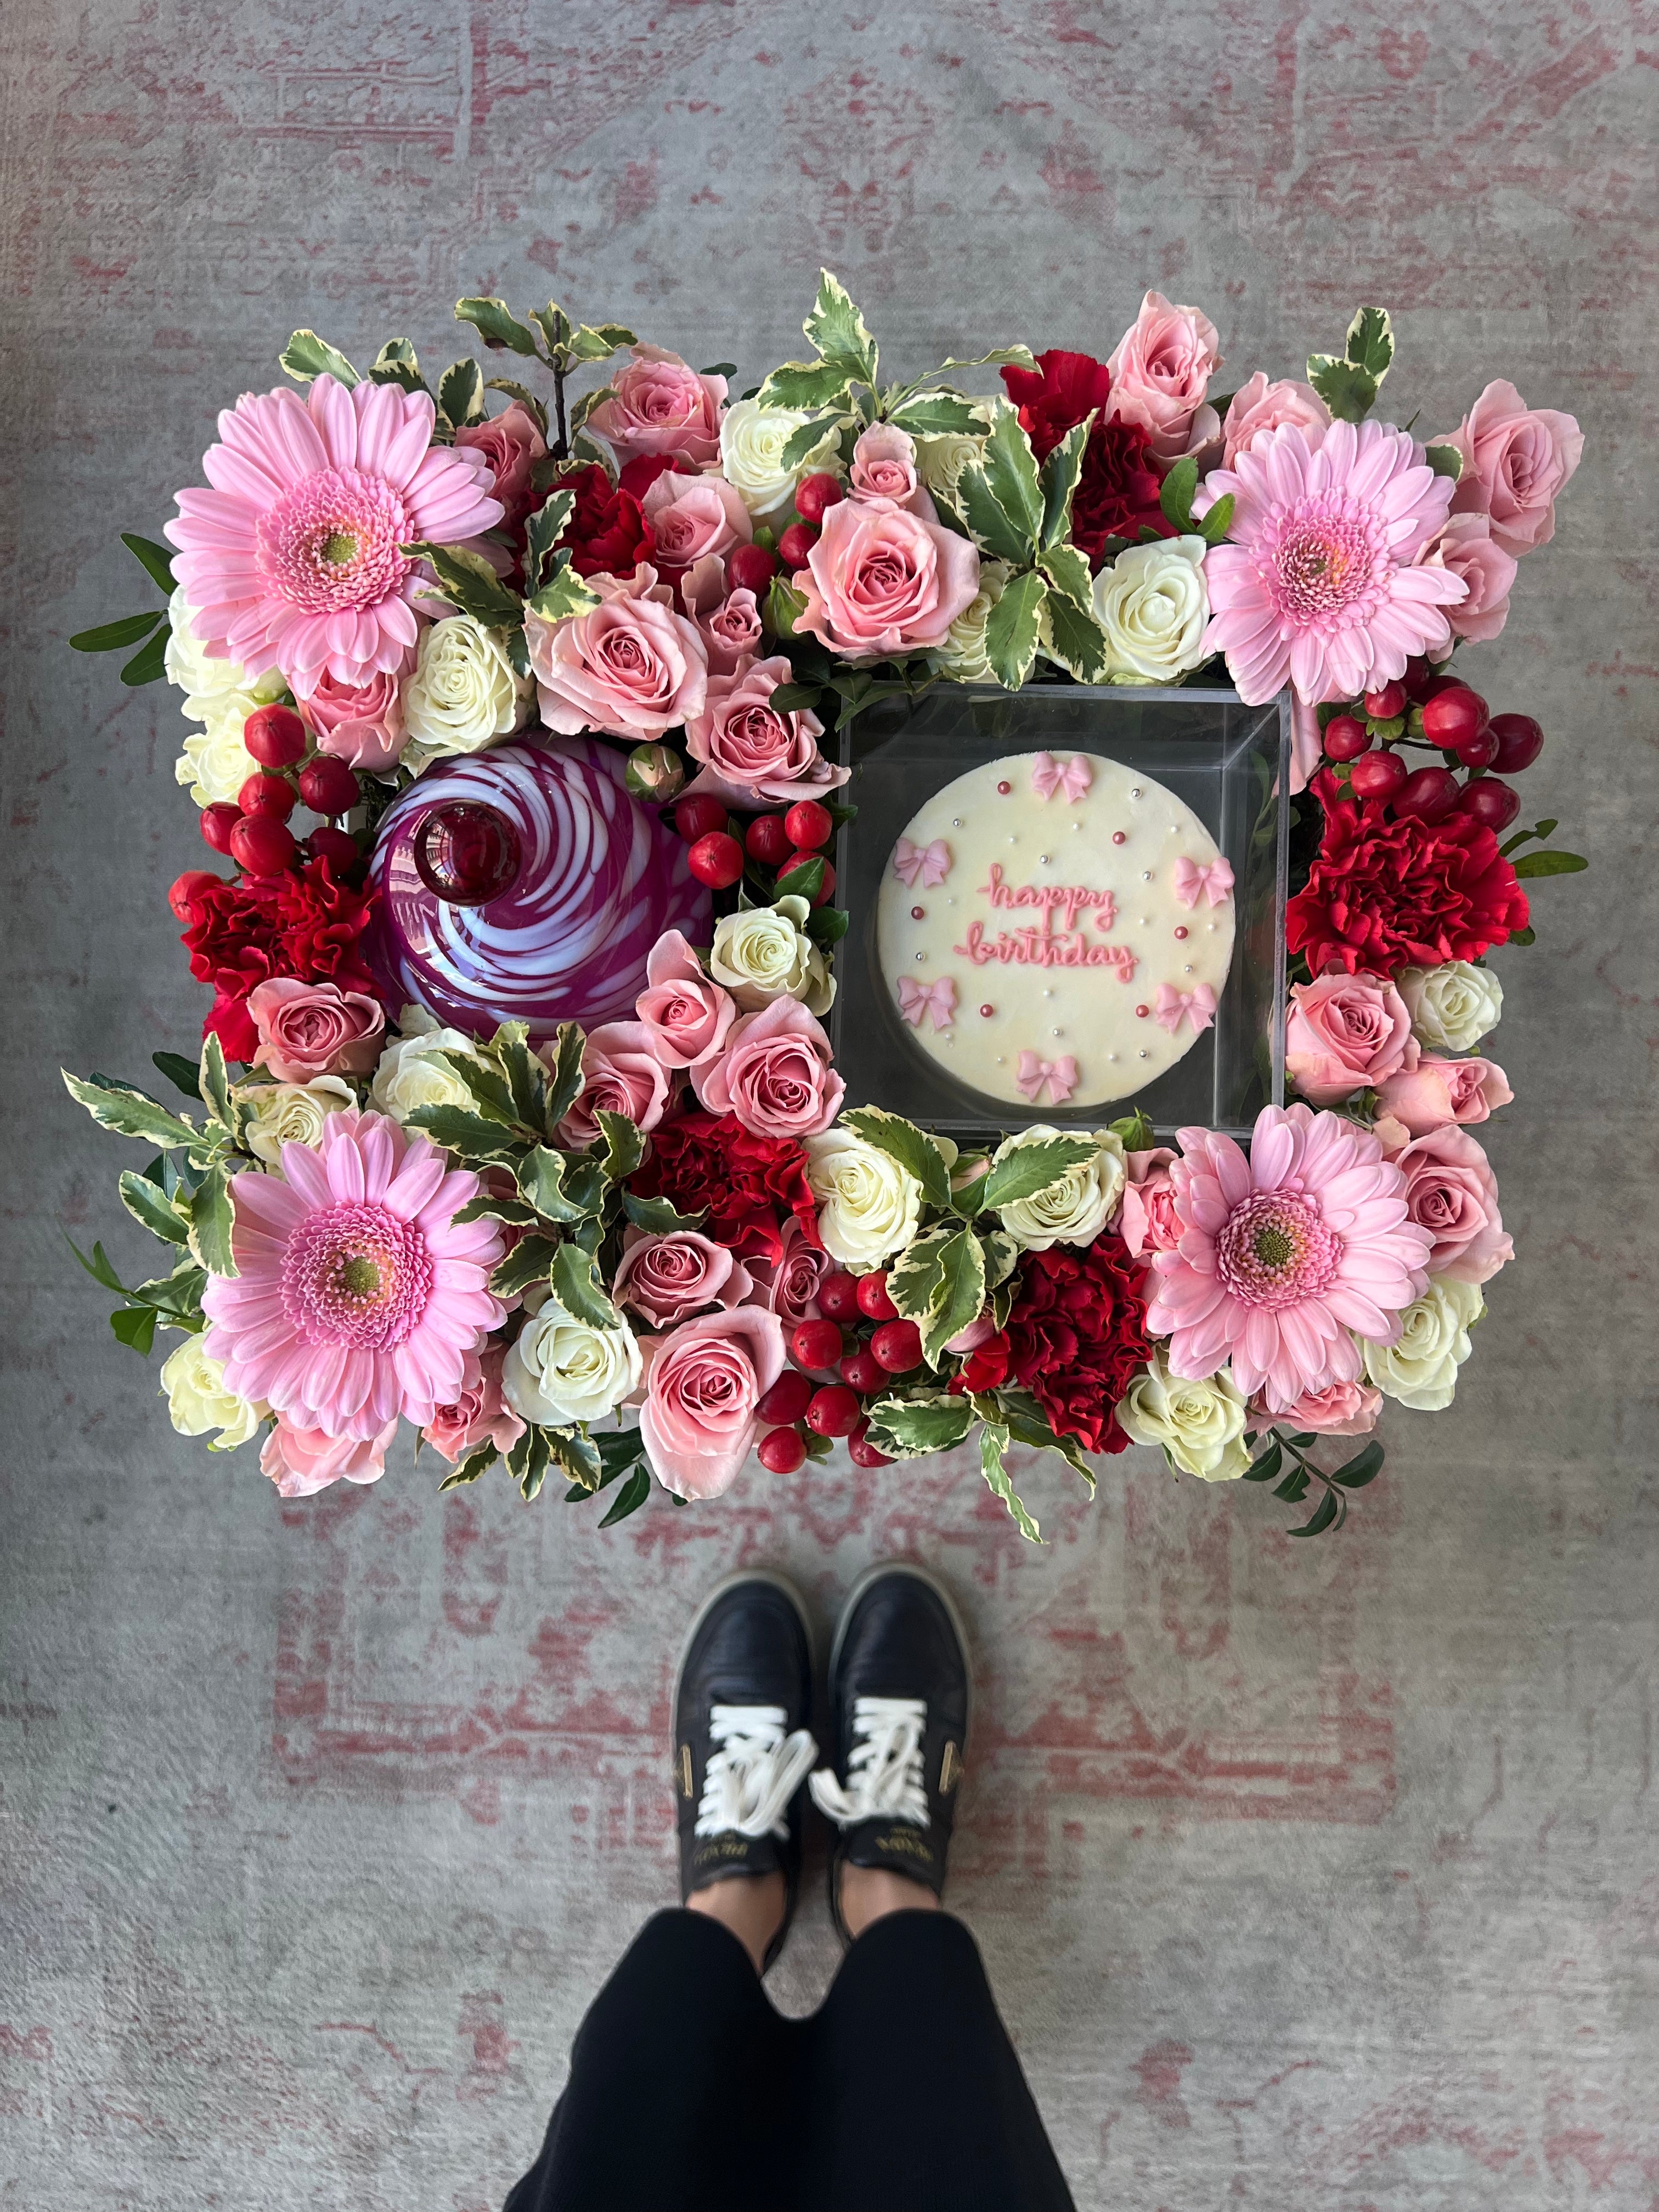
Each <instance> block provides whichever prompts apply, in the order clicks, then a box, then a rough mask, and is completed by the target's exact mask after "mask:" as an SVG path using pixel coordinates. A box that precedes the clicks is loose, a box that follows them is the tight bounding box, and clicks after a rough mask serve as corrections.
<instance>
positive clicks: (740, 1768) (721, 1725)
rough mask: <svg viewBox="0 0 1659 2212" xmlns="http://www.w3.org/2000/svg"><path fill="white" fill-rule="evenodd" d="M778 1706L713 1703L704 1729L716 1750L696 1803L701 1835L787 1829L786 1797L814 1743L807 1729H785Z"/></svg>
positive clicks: (780, 1834) (806, 1768) (804, 1770)
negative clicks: (788, 1730)
mask: <svg viewBox="0 0 1659 2212" xmlns="http://www.w3.org/2000/svg"><path fill="white" fill-rule="evenodd" d="M787 1717H788V1716H787V1714H786V1713H785V1711H784V1710H783V1707H782V1706H781V1705H716V1706H715V1707H714V1710H713V1711H712V1712H711V1713H710V1715H709V1718H708V1733H709V1735H711V1736H712V1737H713V1738H714V1742H715V1745H716V1746H717V1748H716V1750H715V1752H714V1757H713V1758H712V1759H710V1760H709V1762H708V1772H707V1773H706V1774H705V1775H704V1777H703V1783H702V1799H701V1801H700V1802H699V1803H698V1806H697V1825H696V1833H697V1834H698V1835H700V1836H723V1835H738V1836H768V1835H769V1836H775V1837H776V1838H777V1839H778V1841H779V1842H780V1843H782V1842H783V1841H784V1840H785V1838H787V1835H788V1833H789V1822H788V1819H787V1814H788V1810H789V1801H790V1799H791V1798H792V1797H793V1796H794V1794H795V1792H796V1790H799V1788H800V1785H801V1784H802V1782H803V1781H804V1780H805V1777H806V1776H807V1774H808V1773H809V1772H810V1771H811V1765H812V1761H813V1760H814V1759H816V1758H817V1755H818V1747H817V1743H816V1742H815V1741H813V1738H812V1735H811V1731H810V1730H809V1729H796V1730H795V1732H794V1734H793V1735H785V1733H784V1723H785V1721H786V1720H787Z"/></svg>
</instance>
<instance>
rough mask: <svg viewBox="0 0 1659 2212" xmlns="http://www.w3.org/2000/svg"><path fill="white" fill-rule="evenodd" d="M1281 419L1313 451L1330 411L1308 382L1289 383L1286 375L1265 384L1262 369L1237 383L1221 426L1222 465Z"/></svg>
mask: <svg viewBox="0 0 1659 2212" xmlns="http://www.w3.org/2000/svg"><path fill="white" fill-rule="evenodd" d="M1285 422H1294V423H1295V425H1296V427H1297V429H1298V430H1300V431H1301V433H1302V435H1303V438H1304V441H1305V442H1306V444H1307V447H1308V450H1309V452H1310V453H1313V452H1315V451H1316V450H1317V448H1318V447H1320V446H1322V444H1323V443H1324V440H1325V433H1326V431H1327V430H1328V429H1329V428H1330V427H1331V410H1330V409H1329V408H1328V406H1327V405H1326V404H1325V403H1324V401H1323V400H1322V398H1320V396H1319V394H1318V393H1317V392H1316V391H1315V390H1314V388H1313V386H1312V385H1311V384H1296V383H1292V382H1291V380H1290V379H1289V378H1288V377H1280V378H1279V380H1277V381H1276V382H1275V383H1272V384H1269V382H1268V381H1267V372H1266V370H1265V369H1260V368H1259V369H1257V371H1256V373H1255V375H1254V376H1253V377H1252V378H1251V379H1250V380H1249V383H1248V384H1241V385H1240V386H1239V387H1238V389H1237V392H1234V394H1233V397H1232V404H1231V405H1230V406H1229V408H1228V410H1227V414H1226V419H1225V422H1223V423H1222V425H1221V465H1222V467H1223V468H1224V469H1230V468H1231V467H1232V465H1233V464H1234V462H1235V461H1236V460H1237V459H1238V456H1239V455H1240V454H1241V453H1249V450H1250V448H1251V447H1252V446H1253V445H1255V442H1256V441H1257V439H1258V438H1261V437H1264V436H1265V435H1267V432H1268V431H1269V430H1277V429H1278V428H1279V427H1280V426H1281V424H1283V423H1285Z"/></svg>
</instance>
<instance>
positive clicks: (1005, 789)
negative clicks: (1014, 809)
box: [997, 783, 1013, 799]
mask: <svg viewBox="0 0 1659 2212" xmlns="http://www.w3.org/2000/svg"><path fill="white" fill-rule="evenodd" d="M997 789H998V791H999V792H1000V793H1001V795H1002V797H1003V798H1004V799H1006V797H1007V796H1008V794H1009V793H1010V792H1011V791H1012V789H1013V785H1012V783H1000V784H999V785H998V786H997Z"/></svg>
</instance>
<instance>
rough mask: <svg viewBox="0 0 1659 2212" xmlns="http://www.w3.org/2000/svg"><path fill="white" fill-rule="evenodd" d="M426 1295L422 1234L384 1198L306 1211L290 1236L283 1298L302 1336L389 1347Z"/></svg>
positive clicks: (428, 1267) (428, 1278)
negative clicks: (374, 1202)
mask: <svg viewBox="0 0 1659 2212" xmlns="http://www.w3.org/2000/svg"><path fill="white" fill-rule="evenodd" d="M431 1295H432V1261H431V1257H430V1255H429V1254H428V1251H427V1249H426V1240H425V1238H424V1237H422V1235H421V1233H420V1231H419V1230H418V1229H416V1228H415V1227H414V1226H413V1225H412V1224H410V1223H409V1222H407V1221H402V1220H400V1219H399V1218H398V1216H397V1215H396V1214H395V1213H393V1212H392V1210H391V1208H390V1207H389V1206H374V1205H350V1204H348V1205H344V1206H329V1207H326V1208H325V1209H323V1210H321V1211H319V1212H315V1213H311V1214H307V1217H306V1218H305V1219H304V1220H303V1221H301V1223H300V1224H299V1225H298V1227H297V1228H296V1229H295V1231H294V1234H293V1236H292V1237H290V1238H289V1247H288V1253H287V1256H286V1258H285V1260H284V1261H283V1309H284V1310H285V1312H286V1313H287V1315H288V1318H289V1322H291V1323H292V1325H293V1326H294V1328H295V1329H296V1330H297V1331H298V1332H299V1333H300V1334H301V1336H302V1337H304V1339H305V1340H306V1341H307V1343H310V1344H320V1343H325V1344H349V1345H352V1346H357V1347H358V1348H360V1349H362V1350H365V1351H370V1352H386V1351H390V1350H391V1348H392V1346H393V1345H397V1344H401V1343H402V1342H403V1340H404V1338H405V1337H406V1336H407V1335H408V1334H410V1330H411V1329H413V1328H415V1326H416V1323H417V1322H419V1321H420V1319H421V1316H422V1314H423V1313H424V1312H425V1311H426V1308H427V1304H428V1301H429V1299H430V1297H431Z"/></svg>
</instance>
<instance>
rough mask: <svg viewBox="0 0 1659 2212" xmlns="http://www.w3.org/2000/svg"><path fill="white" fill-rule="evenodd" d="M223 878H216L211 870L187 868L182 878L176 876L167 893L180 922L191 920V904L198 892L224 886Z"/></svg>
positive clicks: (168, 900) (168, 902) (168, 901)
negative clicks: (215, 886)
mask: <svg viewBox="0 0 1659 2212" xmlns="http://www.w3.org/2000/svg"><path fill="white" fill-rule="evenodd" d="M223 881H224V878H223V877H222V876H216V875H215V874H214V872H213V871H212V869H211V868H186V869H185V872H184V874H183V875H182V876H175V877H174V878H173V883H172V884H171V886H170V887H169V889H168V891H167V904H168V905H169V906H170V907H171V908H173V914H174V915H175V917H176V918H177V919H178V920H179V921H189V920H190V908H191V900H192V899H194V898H195V897H196V896H197V893H198V892H200V891H204V890H211V889H212V887H213V886H214V884H222V883H223Z"/></svg>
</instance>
